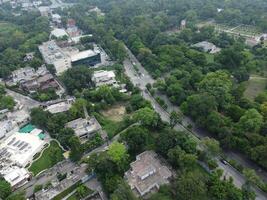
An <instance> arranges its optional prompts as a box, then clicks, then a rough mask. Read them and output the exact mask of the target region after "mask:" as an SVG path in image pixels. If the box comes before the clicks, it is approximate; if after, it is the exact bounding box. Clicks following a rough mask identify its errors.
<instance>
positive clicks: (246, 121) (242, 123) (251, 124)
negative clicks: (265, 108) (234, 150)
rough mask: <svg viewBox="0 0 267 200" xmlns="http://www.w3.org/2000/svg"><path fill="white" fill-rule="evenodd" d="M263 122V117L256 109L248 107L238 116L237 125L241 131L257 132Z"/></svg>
mask: <svg viewBox="0 0 267 200" xmlns="http://www.w3.org/2000/svg"><path fill="white" fill-rule="evenodd" d="M262 124H263V117H262V115H261V114H260V113H259V112H258V111H257V110H256V109H249V110H247V111H246V112H245V114H244V115H243V116H242V117H241V118H240V120H239V122H238V126H239V128H240V130H241V131H243V132H253V133H257V132H258V131H259V130H260V128H261V126H262Z"/></svg>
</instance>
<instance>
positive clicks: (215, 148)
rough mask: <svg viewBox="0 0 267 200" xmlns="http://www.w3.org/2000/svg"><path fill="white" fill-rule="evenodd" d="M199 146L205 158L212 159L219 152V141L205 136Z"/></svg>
mask: <svg viewBox="0 0 267 200" xmlns="http://www.w3.org/2000/svg"><path fill="white" fill-rule="evenodd" d="M201 146H202V148H203V151H204V153H205V156H206V158H207V159H212V158H214V157H216V156H218V155H219V154H220V153H221V148H220V144H219V142H218V141H217V140H215V139H213V138H208V137H205V138H204V139H202V141H201Z"/></svg>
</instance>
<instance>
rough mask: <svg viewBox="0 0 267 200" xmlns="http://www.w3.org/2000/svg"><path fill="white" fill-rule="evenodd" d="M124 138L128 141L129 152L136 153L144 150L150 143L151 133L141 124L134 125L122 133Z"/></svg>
mask: <svg viewBox="0 0 267 200" xmlns="http://www.w3.org/2000/svg"><path fill="white" fill-rule="evenodd" d="M122 139H124V140H125V141H126V143H127V146H128V147H129V152H130V153H131V154H132V155H136V154H138V153H141V152H143V151H144V150H145V148H146V146H147V145H148V142H149V133H148V131H147V130H146V129H145V128H143V127H141V126H133V127H131V128H129V129H128V130H127V131H126V132H125V134H123V135H122Z"/></svg>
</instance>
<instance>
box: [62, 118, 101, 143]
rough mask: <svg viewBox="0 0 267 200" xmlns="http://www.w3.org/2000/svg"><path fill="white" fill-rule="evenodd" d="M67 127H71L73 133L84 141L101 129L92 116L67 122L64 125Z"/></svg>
mask: <svg viewBox="0 0 267 200" xmlns="http://www.w3.org/2000/svg"><path fill="white" fill-rule="evenodd" d="M65 126H66V127H68V128H72V129H73V130H74V132H75V135H76V136H77V137H79V138H80V139H81V141H85V140H87V139H89V138H91V137H93V136H94V135H95V134H96V133H97V132H99V131H100V130H101V126H100V124H99V123H98V121H97V120H96V118H94V117H88V118H87V119H83V118H79V119H75V120H73V121H70V122H68V123H67V124H66V125H65Z"/></svg>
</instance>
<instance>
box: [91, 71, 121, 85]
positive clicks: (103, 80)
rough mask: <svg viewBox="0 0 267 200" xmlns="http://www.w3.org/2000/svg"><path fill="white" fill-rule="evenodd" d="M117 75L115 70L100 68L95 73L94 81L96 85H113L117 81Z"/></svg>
mask: <svg viewBox="0 0 267 200" xmlns="http://www.w3.org/2000/svg"><path fill="white" fill-rule="evenodd" d="M115 77H116V76H115V73H114V72H113V71H105V70H100V71H95V72H94V73H93V76H92V81H93V82H94V84H95V86H96V87H100V86H102V85H108V86H113V85H114V84H116V83H117V81H116V79H115Z"/></svg>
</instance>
